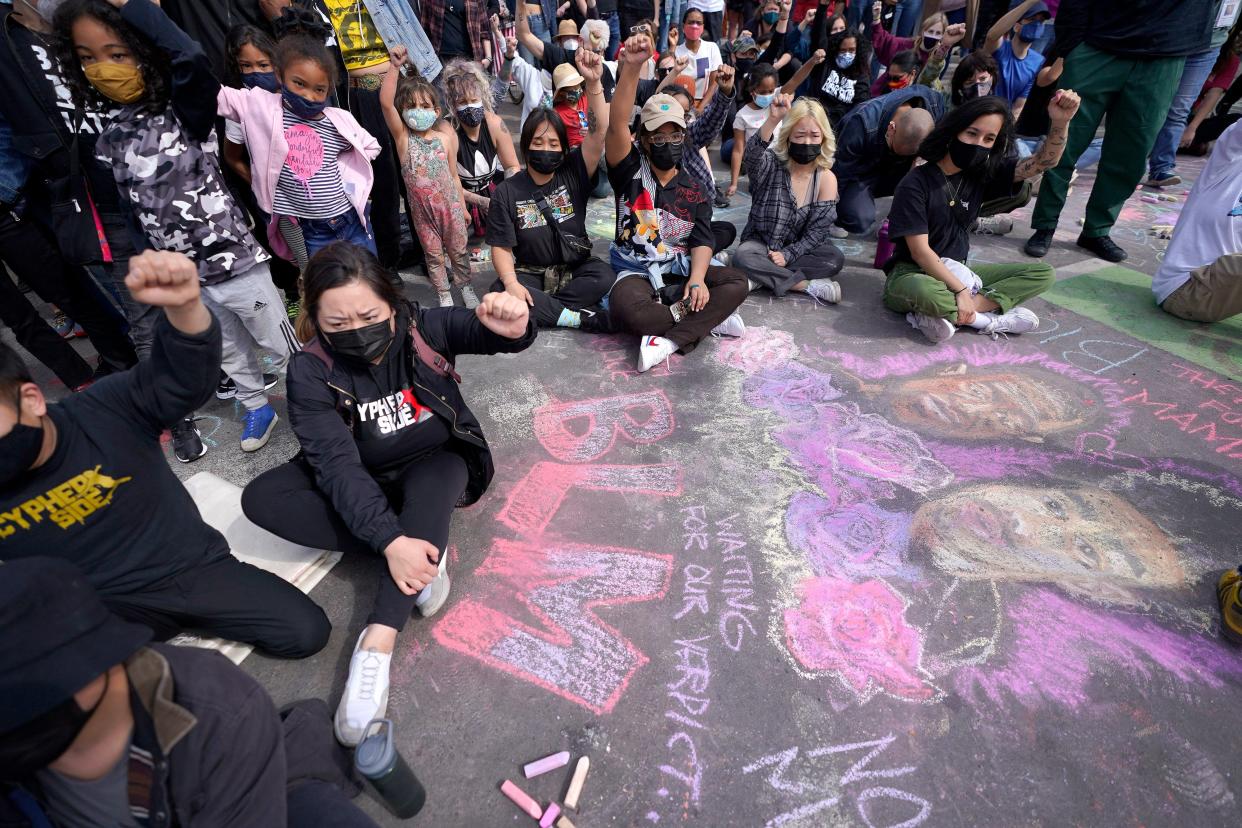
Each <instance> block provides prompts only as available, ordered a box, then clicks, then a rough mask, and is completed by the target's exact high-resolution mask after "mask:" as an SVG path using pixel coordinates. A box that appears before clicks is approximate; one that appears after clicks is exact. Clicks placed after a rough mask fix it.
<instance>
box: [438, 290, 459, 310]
mask: <svg viewBox="0 0 1242 828" xmlns="http://www.w3.org/2000/svg"><path fill="white" fill-rule="evenodd" d="M455 304H456V303H455V302H454V301H453V293H452V291H448V290H442V291H440V307H442V308H451V307H453V306H454V305H455Z"/></svg>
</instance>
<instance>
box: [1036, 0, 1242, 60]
mask: <svg viewBox="0 0 1242 828" xmlns="http://www.w3.org/2000/svg"><path fill="white" fill-rule="evenodd" d="M1219 6H1220V3H1218V2H1215V0H1063V2H1062V3H1061V5H1060V7H1059V8H1058V9H1057V22H1056V32H1057V52H1058V54H1061V55H1068V54H1069V53H1070V51H1071V50H1072V49H1073V48H1074V47H1075V46H1077V45H1078V44H1079V43H1081V42H1083V41H1086V43H1087V45H1089V46H1091V47H1092V48H1095V49H1099V50H1100V51H1102V52H1110V53H1112V54H1115V55H1120V56H1122V57H1128V58H1139V59H1153V58H1168V57H1185V56H1186V55H1193V54H1195V53H1197V52H1202V51H1203V50H1205V49H1207V48H1208V46H1209V45H1210V44H1211V39H1212V26H1213V25H1214V24H1215V22H1216V13H1217V11H1218V10H1219Z"/></svg>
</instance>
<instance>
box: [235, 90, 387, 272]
mask: <svg viewBox="0 0 1242 828" xmlns="http://www.w3.org/2000/svg"><path fill="white" fill-rule="evenodd" d="M216 111H217V113H218V114H220V115H222V116H224V117H225V118H231V119H232V120H234V121H237V122H238V123H239V124H241V126H242V129H243V130H244V131H245V133H246V149H247V151H248V152H249V153H250V174H251V182H250V186H251V187H252V188H253V189H254V196H255V200H256V201H258V203H259V206H260V207H261V208H263V210H264V211H265V212H266V213H268V214H269V215H270V214H271V213H272V201H273V198H274V196H275V193H276V182H277V180H278V179H279V178H280V170H281V168H282V167H284V165H285V158H286V157H287V156H288V155H289V143H288V142H287V141H286V140H285V130H284V122H283V114H282V112H283V107H282V104H281V100H280V93H279V92H268V91H267V90H265V89H257V88H256V89H233V88H231V87H228V86H222V87H220V94H219V95H218V96H217V97H216ZM324 115H325V116H326V117H327V118H328V119H329V120H330V121H332V125H333V126H334V127H336V130H337V132H339V133H341V137H342V138H344V139H345V140H346V141H348V142H349V143H350V145H351V146H352V147H353V148H354V151H353V152H343V153H341V155H340V157H339V159H338V163H339V164H340V167H341V183H342V184H343V185H344V187H345V195H346V197H347V198H348V199H349V203H350V204H352V205H353V206H354V209H355V210H357V211H358V218H359V220H361V221H362V222H363V223H364V224H365V223H366V209H367V199H368V198H369V197H370V195H371V186H372V184H373V183H374V181H375V174H374V173H373V172H372V170H371V160H372V159H373V158H375V157H376V156H377V155H379V154H380V144H379V141H377V140H375V136H373V135H371V133H369V132H367V131H366V130H365V129H363V128H362V126H361V125H359V123H358V122H357V121H355V120H354V116H353V115H350V114H349V113H348V112H346V111H345V110H344V109H337V108H336V107H333V106H329V107H327V108H325V109H324ZM277 218H278V217H277V216H275V215H272V220H271V223H270V224H269V225H268V238H269V240H270V241H271V242H272V249H273V250H275V251H276V253H277V254H278V255H280V256H282V257H284V258H290V254H289V250H288V246H287V245H286V244H285V241H284V237H283V236H282V235H281V234H280V232H279V231H278V230H277V229H276V220H277Z"/></svg>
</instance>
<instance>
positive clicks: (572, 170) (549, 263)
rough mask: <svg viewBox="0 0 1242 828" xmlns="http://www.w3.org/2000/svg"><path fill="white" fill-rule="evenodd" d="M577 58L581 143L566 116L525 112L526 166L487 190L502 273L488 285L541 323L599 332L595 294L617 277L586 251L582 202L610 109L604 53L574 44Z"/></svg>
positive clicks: (602, 317) (490, 230)
mask: <svg viewBox="0 0 1242 828" xmlns="http://www.w3.org/2000/svg"><path fill="white" fill-rule="evenodd" d="M577 64H578V72H579V73H580V74H581V75H582V76H583V77H584V78H585V79H586V84H585V86H586V94H587V98H588V106H589V109H588V115H587V128H586V130H585V136H584V137H583V139H582V143H581V144H579V145H578V146H577V147H575V148H574V149H573V150H570V148H569V137H568V135H567V133H566V130H565V122H564V121H563V120H562V119H561V116H560V115H559V114H558V113H557V112H556V111H555V110H552V109H548V108H546V107H540V108H539V109H536V110H534V111H533V112H531V113H530V115H529V116H528V117H527V118H526V123H525V124H523V125H522V135H521V138H520V140H519V144H520V145H521V148H522V158H524V159H525V160H526V169H525V170H523V171H522V172H520V173H518V174H517V175H515V176H513V177H512V178H510V179H508V180H506V181H503V182H501V184H500V186H498V187H497V188H496V192H495V193H494V194H493V195H492V203H491V207H490V209H489V210H488V214H487V243H488V244H490V245H491V246H492V264H493V265H494V266H495V267H496V273H497V274H498V275H499V276H500V278H499V279H497V280H496V282H495V283H494V284H493V285H492V290H493V291H502V290H503V291H507V292H508V293H511V294H512V295H514V296H516V297H517V298H519V299H521V300H522V301H524V302H526V303H527V304H528V305H530V306H531V307H532V308H533V309H534V316H535V323H536V324H537V325H539V326H540V327H544V328H553V327H562V328H582V329H583V330H587V331H591V332H594V333H603V332H607V331H608V330H609V326H608V314H607V313H606V312H605V311H604V310H603V309H602V308H600V307H599V302H600V300H601V299H603V298H604V297H605V296H606V295H607V294H608V291H609V290H611V289H612V283H613V282H615V281H616V278H617V277H616V274H615V273H614V272H613V270H612V268H611V267H609V266H608V264H607V263H605V262H602V261H600V260H599V259H597V258H595V257H594V256H592V255H591V253H590V249H589V248H590V243H591V242H590V239H589V238H588V237H587V229H586V210H587V199H588V198H589V197H590V195H591V191H592V189H594V187H595V175H596V170H598V169H599V164H600V159H601V158H602V157H603V155H604V133H605V132H606V131H607V129H608V117H609V115H608V105H607V104H606V103H605V102H604V90H603V86H602V85H601V83H600V76H601V70H602V68H603V67H602V59H601V58H600V56H599V55H597V54H594V53H592V52H588V51H586V50H580V51H579V52H578V55H577ZM550 217H551V218H552V219H554V220H555V226H553V225H552V224H551V223H550V222H549V218H550ZM584 248H585V249H584Z"/></svg>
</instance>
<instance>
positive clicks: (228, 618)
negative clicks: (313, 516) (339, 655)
mask: <svg viewBox="0 0 1242 828" xmlns="http://www.w3.org/2000/svg"><path fill="white" fill-rule="evenodd" d="M104 603H105V604H107V605H108V609H110V610H112V611H113V612H115V613H116V614H117V615H119V616H121V617H122V618H124V619H126V620H128V621H133V622H134V623H136V624H146V625H147V626H148V627H150V628H151V629H152V630H154V632H155V637H156V639H157V640H160V641H165V640H167V639H169V638H172V637H173V636H174V635H176V634H177V633H179V632H181V631H182V630H183V629H186V628H189V629H193V630H201V631H203V632H206V633H209V634H211V635H216V636H219V637H221V638H227V639H229V640H231V641H240V642H242V643H243V644H253V645H254V646H255V647H258V648H259V649H260V650H263V651H264V652H266V653H268V654H270V655H275V656H282V657H284V658H306V657H307V656H312V655H314V654H315V653H317V652H319V651H320V650H322V649H323V646H324V645H325V644H327V643H328V634H329V633H330V632H332V624H331V623H329V621H328V616H326V615H324V612H323V610H322V609H320V608H319V605H318V604H316V603H315V602H314V601H312V600H311V599H310V598H308V597H307V596H306V595H305V594H303V593H302V591H301V590H299V589H298V588H297V587H295V586H294V585H293V584H291V583H289V582H288V581H285V580H283V579H282V578H280V577H279V576H277V575H273V574H272V573H270V572H268V571H266V570H263V569H259V568H258V567H257V566H251V565H250V564H248V563H242V562H241V561H239V560H237V559H236V558H234V557H233V556H232V555H226V556H225V557H223V558H220V559H218V560H215V561H212V562H211V563H208V564H204V565H202V566H196V567H194V568H193V569H191V570H189V571H188V572H184V573H182V574H181V575H178V576H176V577H174V578H171V579H169V580H168V581H167V582H166V583H164V584H162V585H161V586H160V587H159V588H158V589H149V590H147V591H145V592H141V593H137V594H134V595H124V596H115V595H110V596H104Z"/></svg>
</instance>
